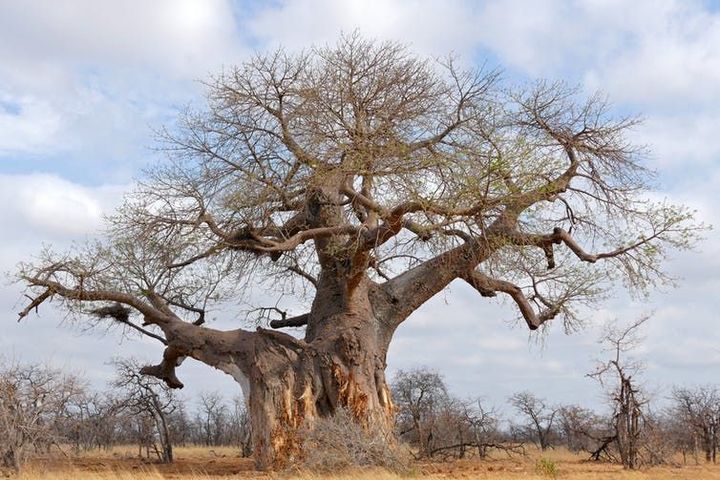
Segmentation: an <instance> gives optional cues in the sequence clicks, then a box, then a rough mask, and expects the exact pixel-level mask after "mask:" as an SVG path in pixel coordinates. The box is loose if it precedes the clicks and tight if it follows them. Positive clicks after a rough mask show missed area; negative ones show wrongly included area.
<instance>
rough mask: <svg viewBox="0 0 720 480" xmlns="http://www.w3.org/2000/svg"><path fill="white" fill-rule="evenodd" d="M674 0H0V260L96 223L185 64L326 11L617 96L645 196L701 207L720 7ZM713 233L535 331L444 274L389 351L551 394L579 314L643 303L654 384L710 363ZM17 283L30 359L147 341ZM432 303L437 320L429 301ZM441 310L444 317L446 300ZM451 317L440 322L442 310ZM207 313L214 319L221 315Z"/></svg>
mask: <svg viewBox="0 0 720 480" xmlns="http://www.w3.org/2000/svg"><path fill="white" fill-rule="evenodd" d="M718 7H719V5H718V2H712V1H692V0H674V1H673V0H636V1H633V2H628V1H625V0H586V1H559V0H558V1H554V0H505V1H484V2H479V1H478V2H470V1H467V2H465V1H452V0H449V1H448V0H445V1H442V0H440V1H432V0H386V1H380V0H365V1H355V0H347V1H338V0H288V1H273V2H250V1H242V2H232V1H225V0H172V1H171V0H154V1H153V2H145V1H141V0H126V1H122V2H118V1H110V0H106V1H96V0H65V1H63V2H52V1H48V0H45V1H42V0H9V1H6V2H2V3H0V201H2V205H3V208H2V209H1V210H0V225H2V227H1V228H0V242H1V243H0V245H2V248H1V249H0V269H2V270H12V268H13V266H14V265H15V264H16V263H17V262H18V261H20V260H22V259H24V258H28V257H29V256H31V255H32V254H33V252H36V251H38V249H39V248H40V247H41V245H42V244H43V243H52V244H56V245H60V246H63V245H69V244H70V243H71V242H73V241H77V240H82V239H83V238H85V236H87V235H92V234H93V233H94V232H96V231H97V229H98V228H100V227H101V217H102V214H103V212H108V211H110V210H111V209H112V207H113V205H115V204H116V203H117V202H118V201H119V199H120V197H121V196H122V193H123V192H124V191H125V190H126V189H127V188H128V186H129V185H130V183H131V182H132V180H133V178H137V177H139V176H141V170H142V168H143V166H145V165H148V164H149V163H151V162H154V161H159V160H160V159H161V158H160V157H159V155H158V154H157V153H155V152H154V151H153V149H152V147H153V146H154V141H153V136H152V129H153V128H157V127H159V126H162V125H168V126H172V124H173V121H174V119H175V118H176V116H177V112H178V111H179V110H180V109H182V108H184V107H185V106H186V105H188V104H194V105H202V101H203V100H202V99H203V87H202V84H201V80H203V79H206V78H208V76H209V75H210V74H212V73H213V72H217V71H219V69H220V68H222V66H223V65H231V64H233V63H237V62H241V61H242V60H243V59H244V58H247V56H248V55H250V54H251V53H252V52H253V50H256V49H260V50H262V49H269V48H274V47H275V46H277V45H284V46H286V47H287V48H289V49H302V48H306V47H308V46H310V45H312V44H318V43H326V42H333V41H334V39H335V38H336V37H337V35H338V33H339V32H340V31H352V30H354V29H359V30H360V31H361V32H362V33H364V34H365V35H367V36H370V37H376V38H382V39H384V38H389V39H394V40H400V41H402V42H404V43H407V44H408V45H410V47H411V48H412V49H413V50H414V51H415V52H417V53H418V54H420V55H428V56H441V55H446V54H448V53H449V52H454V53H455V54H457V55H459V56H460V58H461V60H462V61H463V62H464V63H466V64H468V65H477V64H481V63H483V62H487V63H488V64H489V65H491V66H499V67H501V68H503V70H504V72H505V76H506V78H507V79H508V80H509V81H516V82H522V81H527V80H530V79H535V78H547V79H552V80H557V79H560V80H565V81H567V82H568V83H571V84H576V85H579V86H580V88H581V89H583V90H584V91H585V92H588V93H590V92H593V91H595V90H598V89H599V90H602V91H603V92H605V93H606V94H607V96H608V98H609V100H610V101H611V102H612V103H613V104H614V105H615V109H616V112H617V113H618V114H639V115H641V116H642V117H643V118H644V119H645V121H644V123H643V124H642V125H641V126H640V127H638V128H637V129H636V130H635V131H634V132H633V134H632V135H633V140H634V141H635V142H637V143H638V144H645V145H648V147H649V148H650V149H651V151H652V154H651V155H650V157H649V158H648V164H649V166H650V167H651V168H654V169H656V170H657V171H658V173H659V177H658V189H659V193H658V195H660V196H666V197H668V198H670V199H671V200H673V201H676V202H681V203H686V204H688V205H690V206H692V207H693V208H697V209H698V216H699V217H700V219H701V220H704V221H705V222H707V223H711V224H716V225H717V224H718V223H720V222H718V217H719V215H718V209H717V208H716V207H715V204H716V203H717V201H718V200H720V195H719V194H718V193H717V192H718V190H719V188H720V135H719V134H718V131H720V108H719V107H720V87H719V85H720V11H719V10H720V9H719V8H718ZM719 258H720V236H719V235H718V233H717V232H716V231H712V232H709V233H708V235H707V239H706V241H705V242H704V243H703V244H702V245H701V247H700V249H699V251H697V252H691V253H684V254H682V255H676V256H674V258H672V259H671V260H670V262H669V263H668V269H669V270H670V271H671V272H672V273H673V274H675V275H676V276H678V277H681V278H683V280H682V281H681V282H680V286H679V288H677V289H674V290H671V289H668V290H667V291H665V292H657V293H655V294H653V295H652V297H651V299H650V302H648V303H638V302H633V301H632V300H631V299H628V298H626V296H624V294H623V293H622V292H620V291H617V292H615V293H614V295H613V296H612V298H610V299H609V300H608V301H607V302H605V304H604V305H603V308H601V309H600V310H598V311H595V312H588V314H587V317H588V324H589V326H588V328H587V329H586V330H585V331H584V332H582V333H579V334H575V335H571V336H565V335H564V334H563V333H562V331H561V329H560V328H555V329H552V331H551V332H550V333H549V334H548V336H547V338H545V339H544V347H541V346H540V345H539V344H538V342H536V341H534V340H533V339H532V338H530V339H529V337H528V333H527V332H526V331H525V330H524V329H522V328H516V327H515V328H514V327H512V326H511V325H509V324H508V322H507V321H508V320H510V319H512V318H513V317H514V315H515V312H514V311H513V310H512V308H511V307H510V306H509V305H503V304H496V303H488V301H487V300H485V299H481V298H479V297H477V295H476V294H474V293H473V292H471V291H468V290H467V289H466V288H465V287H464V286H462V285H453V286H452V288H451V289H450V291H449V292H447V293H446V294H444V295H442V296H440V297H438V298H436V299H435V300H433V301H432V302H431V303H430V304H428V305H426V306H424V307H423V309H422V310H420V311H418V312H417V314H416V315H415V316H414V317H413V318H412V319H411V320H410V321H409V322H408V323H407V325H404V326H403V327H402V329H401V330H400V332H399V335H398V340H397V342H396V344H395V345H394V346H393V347H392V350H391V352H390V359H389V360H390V366H389V368H390V370H395V369H397V368H408V367H411V366H414V365H418V364H424V365H428V366H431V367H434V368H436V369H437V370H439V371H440V372H441V373H443V374H444V375H445V377H446V379H447V381H448V382H449V383H450V385H451V387H452V388H453V390H455V391H456V392H458V393H459V394H462V395H482V396H484V397H486V398H488V400H489V401H491V402H493V403H496V404H500V403H502V402H503V400H504V399H505V398H506V397H507V395H509V394H510V393H512V392H513V391H516V390H522V389H531V390H534V391H537V392H538V393H540V394H541V395H544V396H546V397H548V398H549V399H551V400H552V401H554V402H584V403H593V404H596V405H597V404H598V403H599V402H600V400H601V396H600V394H599V390H598V389H597V388H596V386H595V385H594V384H592V382H591V381H590V380H588V379H586V378H584V377H583V375H584V373H586V372H587V371H589V370H590V369H591V368H592V365H593V359H594V358H596V357H599V356H601V355H602V352H601V351H600V349H599V347H598V346H597V345H596V343H595V338H596V337H597V332H598V330H597V327H596V325H599V324H601V323H602V322H603V321H605V320H607V319H611V318H615V317H618V318H621V319H622V318H634V317H635V316H636V315H637V314H639V313H640V312H643V311H649V310H653V311H654V312H655V315H654V317H653V319H652V320H651V321H650V323H649V324H648V326H647V328H646V336H647V339H646V341H645V343H644V345H643V347H642V349H640V350H639V351H638V352H637V355H638V357H640V358H642V359H643V360H644V361H645V362H646V364H647V366H648V371H647V375H646V382H647V384H648V386H649V388H651V389H652V390H653V391H654V392H656V396H657V398H658V400H660V401H661V400H662V398H663V397H664V395H666V394H667V389H668V386H669V385H671V384H694V383H702V382H718V381H720V378H718V374H717V367H718V365H719V364H720V350H719V349H720V347H717V346H716V345H720V333H718V331H717V330H718V329H717V328H716V323H717V321H718V311H720V302H719V301H718V295H717V292H718V291H720V278H719V277H718V272H719V271H720V268H719V267H720V260H718V259H719ZM19 298H20V293H19V289H18V287H17V286H14V285H8V286H4V287H3V289H2V291H1V292H0V311H3V312H5V313H4V314H3V315H2V316H1V317H0V318H2V321H3V322H5V323H4V326H3V335H2V336H0V349H2V351H3V352H4V353H5V355H7V356H15V357H19V358H22V359H24V360H30V361H47V362H52V363H55V364H57V365H59V366H64V367H66V368H70V369H73V370H75V371H78V372H83V373H84V374H86V375H87V376H88V378H90V379H91V381H92V382H93V383H96V384H101V383H102V382H103V381H104V380H105V379H106V378H107V376H108V374H109V372H110V368H109V367H108V366H106V365H105V364H104V363H103V362H105V361H107V360H109V359H110V357H111V356H112V355H126V354H132V355H138V356H140V357H143V358H146V359H156V358H158V356H159V354H160V352H159V349H158V348H157V347H156V346H155V345H152V344H151V343H149V342H146V341H137V340H134V341H133V340H123V341H122V342H120V341H119V339H118V338H117V336H116V335H114V334H113V333H109V334H108V335H102V334H101V333H102V332H97V331H94V332H86V333H81V330H82V325H63V326H59V325H60V323H61V322H62V319H63V317H62V314H61V313H59V312H56V311H54V310H51V309H45V310H44V311H42V312H41V316H40V317H39V318H31V319H28V320H27V321H26V322H24V323H23V324H20V325H18V324H16V323H15V314H14V312H16V311H18V300H19ZM440 318H442V319H443V322H442V323H440V322H439V319H440ZM448 319H449V320H448ZM448 322H449V323H448ZM220 323H221V324H222V321H221V322H220ZM183 368H184V370H185V371H183V372H182V373H183V374H184V378H185V379H186V384H188V391H189V395H191V394H193V393H196V392H197V391H198V390H201V389H220V390H222V391H223V392H225V393H226V394H227V395H228V396H231V395H233V394H235V393H236V388H235V386H234V384H233V382H232V381H231V380H230V379H229V378H227V379H226V378H224V377H223V376H222V374H220V373H213V372H211V371H210V370H209V369H208V368H206V367H203V366H200V365H188V366H186V367H183Z"/></svg>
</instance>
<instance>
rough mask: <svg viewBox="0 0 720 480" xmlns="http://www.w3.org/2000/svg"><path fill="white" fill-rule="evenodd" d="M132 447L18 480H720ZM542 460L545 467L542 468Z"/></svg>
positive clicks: (568, 467)
mask: <svg viewBox="0 0 720 480" xmlns="http://www.w3.org/2000/svg"><path fill="white" fill-rule="evenodd" d="M137 454H138V451H137V448H136V447H117V448H114V449H112V450H109V451H91V452H83V453H80V454H78V455H69V456H68V457H67V458H53V459H44V460H36V461H34V462H32V463H31V464H30V465H28V467H27V468H26V469H25V470H24V471H23V472H22V474H21V475H20V476H19V477H17V478H18V480H41V479H42V480H91V479H92V480H145V479H147V480H165V479H174V480H219V479H223V478H227V479H278V480H283V479H300V480H329V479H338V480H366V479H367V480H401V479H404V480H406V479H408V478H431V479H440V478H444V479H455V478H464V479H473V478H477V479H489V480H505V479H507V480H520V479H526V480H534V479H536V480H548V479H549V478H558V479H568V480H604V479H608V480H610V479H620V480H670V479H674V480H680V479H688V480H689V479H693V480H694V479H697V480H710V479H718V480H720V465H718V466H715V465H710V464H701V465H694V464H691V465H684V466H675V467H672V466H664V467H654V468H648V469H642V470H639V471H625V470H623V469H622V468H621V467H619V466H618V465H611V464H607V463H598V462H588V461H586V460H585V459H586V456H579V455H574V454H572V453H570V452H568V451H566V450H563V449H557V450H548V451H546V452H539V451H530V452H529V455H528V456H527V457H514V458H507V457H505V456H502V455H496V456H495V457H494V458H490V459H488V460H482V461H481V460H477V459H467V460H459V461H454V462H447V463H429V462H419V463H417V464H415V465H414V466H413V467H412V469H411V472H410V473H409V474H407V475H397V474H393V473H388V472H385V471H382V470H358V471H351V472H345V473H337V474H330V475H328V474H314V473H305V472H292V471H289V472H280V473H272V474H269V473H262V472H256V471H254V470H253V463H252V460H250V459H244V458H241V457H240V456H239V454H238V451H237V450H236V449H232V448H211V449H208V448H204V447H180V448H177V449H176V450H175V454H176V459H177V461H176V463H174V464H173V465H159V464H155V463H152V462H148V461H146V460H140V459H138V457H137ZM542 459H545V462H542ZM538 463H545V464H549V463H552V464H554V465H555V466H556V467H557V471H556V474H555V476H554V477H552V476H548V474H547V471H543V470H542V469H538V468H537V465H538Z"/></svg>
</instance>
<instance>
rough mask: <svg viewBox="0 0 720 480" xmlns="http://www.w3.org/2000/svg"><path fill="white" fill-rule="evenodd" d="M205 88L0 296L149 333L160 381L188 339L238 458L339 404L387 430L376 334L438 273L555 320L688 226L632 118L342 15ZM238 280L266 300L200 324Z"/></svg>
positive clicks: (675, 243)
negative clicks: (235, 320) (156, 155)
mask: <svg viewBox="0 0 720 480" xmlns="http://www.w3.org/2000/svg"><path fill="white" fill-rule="evenodd" d="M207 98H208V100H207V101H208V105H207V108H205V109H202V110H199V111H191V112H188V113H186V114H185V115H183V116H182V117H181V120H180V122H179V124H178V125H177V126H173V127H171V128H168V129H166V130H165V131H164V133H162V134H161V136H162V138H163V140H164V141H165V143H164V145H165V147H164V148H165V150H166V152H167V160H166V161H163V162H161V163H159V164H158V165H157V166H155V167H153V168H151V169H150V170H149V171H148V172H147V173H146V175H145V176H144V180H142V181H141V182H140V183H139V184H138V185H137V187H136V188H135V189H134V191H133V192H132V193H130V194H129V195H128V197H127V200H126V201H125V203H124V204H123V206H121V207H120V208H119V209H118V211H117V212H116V213H115V214H114V216H112V217H111V218H110V219H109V220H108V226H107V235H106V237H105V240H103V241H100V242H99V243H97V244H91V245H87V246H85V247H82V248H78V249H76V250H74V251H72V252H69V253H56V252H53V251H51V250H47V251H44V252H42V254H41V255H40V256H39V258H38V259H37V260H36V261H34V262H33V263H27V264H24V265H22V266H21V268H20V273H19V278H20V279H21V281H22V282H24V283H25V284H26V285H27V287H28V290H29V291H28V292H27V294H28V296H29V297H30V300H29V302H28V305H27V307H26V308H25V309H24V310H23V311H22V312H21V313H20V316H21V317H25V316H27V315H28V314H30V313H31V312H32V311H33V310H35V309H36V308H37V307H38V306H39V305H41V304H42V303H44V302H46V301H49V300H50V301H54V302H56V303H58V304H60V305H61V306H62V307H63V308H65V309H67V310H68V311H69V312H71V313H74V314H78V315H77V316H78V318H79V319H80V318H82V319H84V320H81V321H86V322H92V321H96V322H115V323H116V324H117V325H119V326H122V327H124V328H126V329H129V330H134V331H136V332H139V333H140V334H143V335H147V336H150V337H152V338H154V339H156V340H158V341H159V342H160V343H162V344H163V345H164V346H165V350H164V353H163V357H162V361H161V362H159V363H158V364H157V365H154V366H147V367H145V368H144V369H143V373H145V374H148V375H154V376H156V377H159V378H161V379H163V380H164V381H165V382H167V384H168V385H170V386H171V387H176V388H179V387H182V383H181V381H180V380H179V379H178V376H177V375H176V369H177V368H178V366H179V365H180V363H181V362H182V361H183V359H184V358H186V357H188V356H189V357H192V358H195V359H197V360H199V361H201V362H204V363H206V364H208V365H210V366H213V367H215V368H218V369H220V370H222V371H224V372H226V373H228V374H230V375H232V376H233V377H234V378H235V379H236V380H237V382H238V383H239V384H240V385H241V386H242V387H243V389H244V391H245V395H246V398H247V399H248V401H249V411H250V414H251V417H252V433H253V444H254V448H255V458H256V461H257V465H258V466H259V467H261V468H271V467H273V466H274V465H277V464H280V463H282V462H283V460H284V459H286V458H287V456H288V455H292V454H293V452H294V451H295V449H296V448H297V445H298V442H297V440H296V435H295V431H296V430H297V428H298V427H300V425H301V424H303V423H305V422H310V423H311V422H312V419H313V418H317V417H319V416H320V417H322V416H327V415H330V414H332V413H333V412H334V411H335V410H336V409H338V408H340V407H345V408H347V409H348V410H349V411H350V412H352V415H353V416H354V418H356V419H357V420H358V421H359V422H360V423H362V424H364V425H369V424H373V425H375V426H376V428H384V429H387V430H388V431H390V430H391V428H392V424H393V422H392V415H393V406H392V401H391V395H390V392H389V390H388V386H387V381H386V378H385V373H384V372H385V366H386V354H387V351H388V346H389V345H390V342H391V341H392V339H393V335H394V334H395V332H396V330H397V329H398V327H399V326H400V325H402V324H403V322H405V321H406V320H407V319H408V318H410V317H411V314H412V313H413V312H415V311H416V310H417V309H418V308H420V307H421V306H422V305H423V304H424V303H425V302H427V301H428V300H430V299H431V298H433V297H434V296H435V295H437V294H438V293H439V292H441V291H443V290H444V289H445V288H446V287H447V286H448V285H449V284H450V283H451V282H453V281H454V280H460V281H464V282H467V283H468V284H469V285H470V286H472V288H474V289H475V290H477V292H478V293H479V295H480V297H482V298H483V299H485V298H491V297H495V296H497V295H498V294H500V295H501V296H505V295H506V296H507V297H508V298H509V299H510V300H511V301H512V302H513V303H514V304H515V306H516V307H517V310H518V311H519V314H520V315H519V316H520V317H521V318H522V319H524V321H525V322H526V323H527V326H528V327H529V328H530V329H532V330H535V329H538V328H540V327H542V326H543V325H545V324H546V323H547V322H549V321H550V320H553V319H555V321H560V322H563V324H564V325H565V327H566V328H572V327H574V326H576V325H577V324H578V319H579V316H578V309H577V308H578V306H582V305H583V304H588V303H589V302H592V301H593V300H594V299H597V298H598V297H599V296H601V295H602V293H603V290H604V288H605V285H606V284H605V283H603V282H605V280H606V279H611V280H612V279H618V280H623V281H624V282H625V283H626V285H628V287H633V289H634V290H635V291H639V292H643V291H644V290H646V289H647V288H648V287H650V286H652V285H653V284H655V283H656V282H661V281H664V280H665V276H664V274H663V271H662V269H661V267H662V262H661V261H662V259H663V257H664V255H665V253H666V252H667V251H668V249H677V248H686V247H688V246H690V245H691V244H692V243H693V242H694V240H695V237H696V230H697V228H698V226H697V225H696V224H694V223H693V220H692V216H691V214H690V213H689V212H687V211H686V210H685V209H684V208H682V207H677V206H673V205H670V204H668V203H662V202H661V203H654V202H652V201H651V200H649V198H650V197H649V196H648V195H647V191H648V188H649V187H648V182H647V180H648V178H649V177H650V176H651V173H650V172H649V171H648V170H647V169H646V168H645V167H643V165H642V164H641V156H642V155H641V153H642V152H641V151H640V150H639V149H637V148H636V147H634V146H633V145H632V144H630V143H629V142H628V141H627V140H626V132H627V131H628V129H629V128H631V127H632V126H633V125H634V124H635V121H634V120H633V119H626V118H619V119H618V118H614V117H613V116H612V115H610V113H609V110H608V107H607V106H606V105H605V103H604V102H603V101H602V99H601V98H600V97H599V96H593V97H590V98H589V99H586V100H584V99H582V98H581V96H580V94H579V93H578V92H576V91H574V90H573V89H569V88H567V87H566V86H564V85H562V84H559V83H548V82H538V83H536V84H534V85H531V86H523V87H518V88H515V87H513V86H511V85H508V84H507V83H505V82H503V81H502V80H501V77H500V75H499V74H498V73H497V72H495V71H487V70H484V69H476V70H472V69H471V70H464V69H461V68H459V67H458V66H457V63H456V62H454V61H453V60H452V59H447V60H446V61H439V62H435V61H430V60H425V59H422V58H418V57H416V56H414V55H412V54H411V53H410V52H409V51H408V50H407V49H406V48H405V47H403V46H401V45H398V44H395V43H381V42H374V41H368V40H366V39H363V38H362V37H361V36H360V35H357V34H355V35H349V36H345V37H342V38H341V39H340V40H339V41H338V43H337V44H336V45H334V46H326V47H319V48H314V49H311V50H308V51H306V52H304V53H298V54H294V53H288V52H286V51H283V50H279V51H276V52H274V53H270V54H259V55H256V56H254V57H253V58H251V59H250V60H248V61H247V62H246V63H244V64H243V65H241V66H238V67H236V68H230V69H227V70H226V71H224V72H223V73H221V74H219V75H218V76H216V77H214V78H213V79H211V80H210V81H209V82H208V83H207ZM259 287H260V288H262V289H263V295H262V298H268V297H269V296H275V297H276V300H277V301H278V302H280V303H272V304H267V305H257V306H258V307H266V308H262V309H258V310H256V312H258V315H257V317H262V318H260V320H261V321H269V326H270V327H272V328H257V329H256V330H254V331H251V330H249V329H246V328H237V329H234V330H230V331H219V330H217V329H213V328H210V327H207V326H205V325H204V322H205V319H206V316H207V312H208V311H210V310H212V309H229V308H237V307H235V306H234V305H235V303H233V302H238V301H243V302H244V301H247V300H248V297H250V296H252V294H253V291H255V292H257V288H259ZM293 298H295V299H297V300H292V299H293ZM273 300H275V299H273ZM273 300H271V301H273ZM229 301H230V302H229ZM282 302H285V303H282ZM301 308H306V310H304V311H303V310H300V309H301ZM251 317H252V315H251ZM250 320H258V318H250ZM287 327H302V328H304V333H303V334H302V336H301V338H297V337H296V336H294V335H290V334H288V333H284V332H281V331H276V329H282V328H287Z"/></svg>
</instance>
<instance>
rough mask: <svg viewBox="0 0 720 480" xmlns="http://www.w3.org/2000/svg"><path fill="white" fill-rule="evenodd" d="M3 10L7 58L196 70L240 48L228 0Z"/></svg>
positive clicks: (86, 2)
mask: <svg viewBox="0 0 720 480" xmlns="http://www.w3.org/2000/svg"><path fill="white" fill-rule="evenodd" d="M1 11H2V16H0V31H2V32H3V34H2V36H3V37H4V39H5V41H4V42H3V45H4V47H0V58H3V59H7V58H17V57H22V58H30V59H31V60H33V61H34V62H38V63H41V64H42V63H47V64H51V65H52V64H57V63H65V64H73V65H75V66H79V67H81V68H97V66H98V65H118V64H120V65H126V66H139V67H143V68H149V69H152V70H155V71H163V70H166V71H167V70H169V71H171V72H173V73H175V74H179V75H190V76H195V75H197V74H198V73H203V70H204V69H206V68H208V67H210V68H216V66H217V64H218V63H219V62H222V61H225V60H227V59H228V58H232V57H233V56H234V55H237V54H238V52H237V49H238V41H237V38H236V36H235V35H236V31H235V24H234V15H233V12H232V8H231V5H230V3H229V2H228V1H225V0H155V1H152V2H145V1H141V0H130V1H123V2H96V1H93V0H68V1H63V2H45V1H42V0H27V1H23V2H4V4H3V6H2V9H1ZM233 50H236V51H234V52H233ZM22 73H23V74H32V72H27V71H26V72H22ZM16 78H17V77H16Z"/></svg>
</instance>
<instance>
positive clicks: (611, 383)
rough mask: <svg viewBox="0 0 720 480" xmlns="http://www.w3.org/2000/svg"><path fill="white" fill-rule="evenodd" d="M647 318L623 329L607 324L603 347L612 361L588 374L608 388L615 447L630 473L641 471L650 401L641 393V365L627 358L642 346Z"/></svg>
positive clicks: (602, 363)
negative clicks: (636, 469)
mask: <svg viewBox="0 0 720 480" xmlns="http://www.w3.org/2000/svg"><path fill="white" fill-rule="evenodd" d="M648 318H649V317H648V316H644V317H642V318H640V319H639V320H636V321H634V322H632V323H631V324H629V325H627V326H624V327H623V326H619V325H617V324H615V323H610V324H608V325H607V326H606V332H605V334H604V335H603V337H602V339H601V343H602V344H603V345H604V346H605V347H606V349H607V350H608V352H609V353H610V355H611V358H610V360H607V361H605V362H601V363H600V364H599V365H598V366H597V369H596V370H595V371H594V372H593V373H591V374H589V376H590V377H592V378H595V379H597V380H598V381H599V382H600V384H601V385H603V386H607V388H608V396H609V401H610V405H611V407H612V409H613V416H612V418H613V422H612V425H613V435H612V443H613V444H614V445H615V447H616V449H617V453H618V455H619V457H620V462H621V463H622V465H623V466H624V467H625V468H630V469H633V468H638V467H639V466H640V464H641V461H642V458H641V448H642V444H643V427H644V423H645V420H646V418H645V417H646V413H647V404H648V402H649V399H648V398H647V397H646V395H645V394H644V392H643V391H642V390H641V387H640V381H639V378H638V376H639V374H640V372H641V370H642V364H641V363H640V362H637V361H634V360H632V358H628V355H627V354H628V352H629V351H631V350H632V349H634V348H637V347H638V345H639V343H640V342H641V337H640V333H639V332H640V329H641V327H642V326H643V324H644V323H645V322H646V321H647V320H648ZM608 445H609V444H608Z"/></svg>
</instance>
